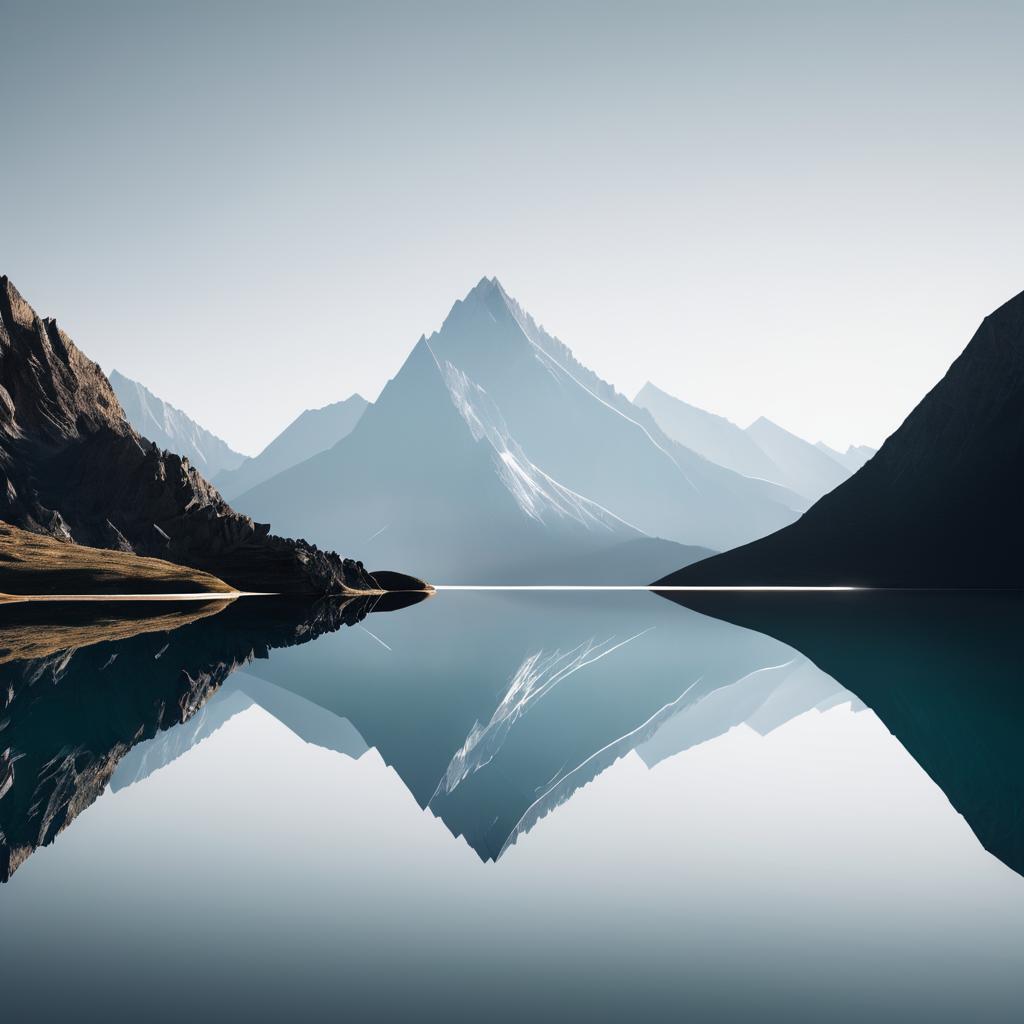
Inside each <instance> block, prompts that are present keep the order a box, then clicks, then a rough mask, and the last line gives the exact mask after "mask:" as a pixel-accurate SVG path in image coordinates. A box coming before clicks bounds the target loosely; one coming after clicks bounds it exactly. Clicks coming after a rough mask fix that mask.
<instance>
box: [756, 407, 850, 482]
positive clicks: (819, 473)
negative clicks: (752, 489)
mask: <svg viewBox="0 0 1024 1024" xmlns="http://www.w3.org/2000/svg"><path fill="white" fill-rule="evenodd" d="M746 432H747V435H748V436H749V437H750V438H751V439H752V440H753V441H754V443H755V444H756V445H757V446H758V447H759V448H760V449H761V451H763V452H764V453H765V455H767V456H768V458H769V459H771V461H772V463H773V464H774V465H775V466H776V476H775V477H774V478H773V479H777V480H778V481H779V482H780V483H783V484H785V485H786V486H787V487H790V488H792V489H793V490H794V491H796V492H797V494H802V495H803V496H804V497H805V498H808V499H809V500H811V501H816V500H817V499H818V498H820V497H821V496H822V495H823V494H827V493H828V492H829V491H831V490H832V488H834V487H838V486H839V484H841V483H842V482H843V481H844V480H845V479H846V478H847V477H848V476H849V475H850V473H851V472H852V470H850V469H848V468H847V467H846V466H845V465H844V464H843V463H842V462H838V461H836V460H835V459H833V458H832V457H831V456H829V455H827V454H826V453H825V452H823V451H822V450H821V449H820V448H818V447H816V446H815V445H813V444H811V443H810V442H809V441H805V440H804V439H803V438H802V437H797V436H796V434H791V433H790V432H789V431H788V430H784V429H783V428H782V427H780V426H779V425H778V424H777V423H773V422H772V421H771V420H769V419H766V418H765V417H764V416H762V417H760V419H757V420H755V421H754V422H753V423H751V424H750V426H749V427H747V431H746Z"/></svg>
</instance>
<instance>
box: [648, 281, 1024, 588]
mask: <svg viewBox="0 0 1024 1024" xmlns="http://www.w3.org/2000/svg"><path fill="white" fill-rule="evenodd" d="M1022 470H1024V292H1022V293H1021V294H1019V295H1017V296H1016V297H1014V298H1013V299H1010V301H1009V302H1007V303H1005V304H1004V305H1002V306H1000V307H999V309H997V310H996V311H995V312H994V313H992V314H990V315H989V316H987V317H986V318H985V319H984V321H983V322H982V324H981V326H980V327H979V328H978V330H977V331H976V333H975V334H974V337H973V338H972V339H971V341H970V343H969V344H968V345H967V347H966V348H965V349H964V351H963V352H962V353H961V354H960V356H958V357H957V359H956V360H955V361H954V362H953V364H952V365H951V366H950V368H949V370H948V371H947V372H946V374H945V376H944V377H943V378H942V380H940V381H939V383H938V384H936V385H935V387H934V388H932V390H931V391H929V392H928V394H927V395H925V397H924V398H923V399H922V400H921V401H920V403H918V405H917V406H916V408H915V409H914V410H913V411H912V412H911V413H910V415H909V416H907V418H906V420H904V422H903V424H902V425H901V426H900V427H899V428H898V429H897V430H896V432H895V433H893V434H892V435H891V436H890V437H889V438H888V439H887V440H886V442H885V443H884V444H883V445H882V447H881V448H880V449H879V451H878V453H877V454H876V455H874V456H873V457H872V458H871V459H870V460H869V461H868V462H866V463H865V464H864V465H863V466H862V467H861V469H859V470H858V471H857V472H856V473H855V474H854V475H853V476H852V477H850V479H849V480H847V481H846V482H845V483H843V484H841V485H840V486H839V487H837V488H836V489H835V490H834V491H832V492H831V493H829V494H827V495H826V496H825V497H824V498H822V499H821V500H820V501H819V502H818V503H817V504H815V505H814V506H813V507H812V508H811V509H810V510H809V511H808V512H807V513H805V514H804V516H803V517H802V518H801V519H800V520H799V521H798V522H797V523H795V524H794V525H792V526H790V527H787V528H786V529H783V530H780V531H778V532H777V533H774V534H772V535H771V536H769V537H765V538H763V539H762V540H759V541H756V542H754V543H752V544H748V545H745V546H744V547H741V548H737V549H736V550H734V551H728V552H726V553H725V554H722V555H717V556H715V557H713V558H710V559H707V560H705V561H703V562H700V563H698V564H696V565H692V566H689V567H686V568H683V569H681V570H680V571H679V572H676V573H673V574H672V575H670V576H667V577H665V578H663V579H662V580H660V581H659V582H661V583H665V584H677V585H752V584H762V585H768V584H774V585H796V586H801V585H804V586H806V585H826V586H827V585H842V584H858V585H863V586H873V587H1011V588H1015V587H1020V586H1021V585H1022V581H1024V533H1022V531H1021V523H1022V522H1024V488H1022V487H1021V485H1020V478H1021V472H1022Z"/></svg>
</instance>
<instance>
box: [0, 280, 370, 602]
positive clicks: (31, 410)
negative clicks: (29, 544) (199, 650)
mask: <svg viewBox="0 0 1024 1024" xmlns="http://www.w3.org/2000/svg"><path fill="white" fill-rule="evenodd" d="M0 520H2V521H4V522H7V523H10V524H12V525H14V526H17V527H20V528H21V529H25V530H29V531H30V532H33V533H38V534H44V535H46V536H50V537H53V538H55V539H57V540H61V541H77V542H78V543H80V544H84V545H86V546H89V547H98V548H110V549H113V550H117V551H125V552H130V553H134V554H138V555H148V556H155V557H159V558H163V559H165V560H166V561H169V562H174V563H177V564H179V565H187V566H191V567H193V568H196V569H201V570H203V571H205V572H210V573H212V574H214V575H216V576H218V577H220V578H221V579H223V580H224V581H225V582H226V583H228V584H230V585H231V586H233V587H236V588H238V589H241V590H262V591H266V590H272V591H276V592H278V593H291V594H321V593H325V592H332V591H347V590H375V589H377V588H376V585H375V584H374V582H373V581H372V580H371V579H370V578H369V577H368V576H367V575H366V573H365V572H363V570H362V566H361V565H360V564H359V563H357V562H354V561H352V560H351V559H345V560H342V559H341V558H339V557H338V556H337V555H335V554H333V553H329V552H324V551H320V550H319V549H317V548H316V547H314V546H313V545H311V544H306V543H305V542H303V541H290V540H284V539H282V538H281V537H275V536H271V535H270V528H269V526H266V525H264V524H259V523H254V522H253V520H252V519H250V518H249V517H248V516H244V515H239V514H238V513H237V512H234V511H233V510H232V509H231V508H230V506H229V505H228V504H227V503H226V502H225V501H224V499H223V498H221V496H220V495H219V494H218V493H217V491H216V490H215V489H214V488H213V487H212V486H211V485H210V484H209V483H207V481H206V480H205V479H204V478H203V477H202V476H201V475H200V474H199V472H198V471H197V470H196V469H195V468H193V467H192V465H191V464H190V463H189V461H188V459H183V458H182V457H181V456H179V455H175V454H172V453H170V452H162V451H160V449H159V448H158V447H157V446H156V445H155V444H153V443H151V442H148V441H145V440H144V439H143V438H142V437H141V436H140V435H139V434H138V433H137V432H136V431H135V430H134V428H133V427H132V426H131V424H130V423H129V422H128V420H127V419H126V417H125V414H124V411H123V410H122V408H121V405H120V403H119V402H118V399H117V396H116V395H115V394H114V390H113V388H111V386H110V382H109V381H108V380H107V378H106V377H105V376H104V375H103V372H102V371H101V370H100V368H99V367H98V366H97V365H96V364H95V363H94V362H92V361H91V360H90V359H88V358H87V357H86V356H84V355H83V354H82V352H81V351H80V350H79V349H78V348H77V347H76V346H75V344H74V343H73V342H72V340H71V339H70V338H69V337H68V335H67V334H65V333H64V331H62V330H61V329H60V328H59V327H58V326H57V323H56V321H55V320H52V319H46V320H43V319H40V317H38V316H36V314H35V311H34V310H33V309H32V307H31V306H29V304H28V303H27V302H26V301H25V300H24V299H23V298H22V297H21V295H20V294H19V293H18V291H17V289H16V288H15V287H14V285H13V284H12V283H11V282H10V281H9V280H8V279H7V278H6V277H0Z"/></svg>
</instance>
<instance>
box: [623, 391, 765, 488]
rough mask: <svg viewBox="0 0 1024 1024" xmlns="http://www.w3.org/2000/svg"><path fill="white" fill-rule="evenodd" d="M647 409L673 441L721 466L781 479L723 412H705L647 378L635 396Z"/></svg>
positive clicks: (750, 438)
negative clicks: (722, 414) (717, 414)
mask: <svg viewBox="0 0 1024 1024" xmlns="http://www.w3.org/2000/svg"><path fill="white" fill-rule="evenodd" d="M633 401H634V402H635V403H636V404H637V405H638V406H640V408H641V409H646V410H647V411H648V412H649V413H650V414H651V415H652V416H653V417H654V419H655V421H656V422H657V424H658V426H659V427H661V429H662V430H664V431H665V433H666V434H668V436H669V437H670V438H672V440H673V441H678V442H679V444H681V445H684V446H685V447H687V448H690V449H692V450H693V451H695V452H697V454H698V455H703V456H704V458H706V459H710V460H711V461H712V462H717V463H718V464H719V465H720V466H725V467H726V468H727V469H731V470H734V471H735V472H737V473H742V474H743V475H744V476H752V477H756V478H759V479H761V480H774V481H776V482H779V477H780V476H781V474H780V472H779V469H778V467H777V466H776V465H775V463H774V462H772V460H771V459H770V458H768V456H767V455H765V453H764V452H763V451H762V450H761V449H760V448H759V447H758V446H757V442H756V441H754V439H753V438H752V437H751V436H750V435H749V434H748V433H747V432H746V431H744V430H742V429H741V428H740V427H738V426H736V424H735V423H733V422H732V421H731V420H727V419H726V418H725V417H724V416H716V415H715V414H714V413H711V412H705V411H704V410H703V409H698V408H697V406H695V405H690V404H689V403H687V402H684V401H682V400H681V399H679V398H675V397H673V396H672V395H670V394H667V393H666V392H664V391H662V390H661V389H660V388H657V387H655V386H654V385H653V384H652V383H651V382H650V381H648V382H647V383H646V384H645V385H644V386H643V387H642V388H641V389H640V391H639V392H638V393H637V396H636V398H635V399H634V400H633Z"/></svg>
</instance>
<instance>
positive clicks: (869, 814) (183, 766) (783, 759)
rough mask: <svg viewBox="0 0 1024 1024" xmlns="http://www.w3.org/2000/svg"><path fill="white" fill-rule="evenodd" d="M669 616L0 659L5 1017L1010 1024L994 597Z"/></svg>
mask: <svg viewBox="0 0 1024 1024" xmlns="http://www.w3.org/2000/svg"><path fill="white" fill-rule="evenodd" d="M686 597H687V600H688V601H689V603H690V604H691V605H692V607H684V606H682V605H680V604H677V603H673V602H672V601H669V600H666V599H664V598H662V597H659V596H657V595H654V594H649V593H518V594H515V593H511V594H510V593H500V592H498V593H473V592H448V593H442V594H439V595H437V596H436V597H434V598H432V599H431V600H428V601H425V602H423V603H421V604H418V605H416V606H414V607H409V608H405V609H403V610H400V611H393V612H389V613H387V614H373V615H369V616H367V617H365V618H362V619H361V620H360V621H355V619H356V618H357V617H358V616H356V615H351V616H350V617H349V620H350V623H351V624H349V625H342V626H341V628H337V629H335V630H334V631H328V632H323V633H322V635H317V633H318V632H319V631H320V630H321V629H322V628H324V621H323V618H322V617H321V618H319V619H318V618H317V617H316V615H312V614H307V613H301V614H300V613H298V612H296V611H294V609H289V610H288V612H287V613H281V612H280V611H279V610H277V609H271V610H267V608H268V606H263V609H262V610H258V611H254V610H253V608H254V604H253V602H249V603H248V605H247V604H246V603H245V602H241V603H239V604H238V605H236V606H233V607H229V608H227V609H225V610H222V611H220V612H219V613H217V614H212V615H209V616H207V617H205V618H202V619H197V620H195V621H189V622H186V623H185V624H183V625H180V626H178V628H175V629H173V630H170V631H169V630H168V629H167V628H166V624H165V625H164V626H163V627H162V628H155V629H153V630H152V631H150V632H143V633H136V635H131V636H127V637H123V638H120V639H116V640H102V639H101V641H100V642H98V643H91V644H90V645H89V646H84V647H80V648H79V649H78V650H77V651H67V650H62V649H59V642H58V643H57V644H55V645H51V646H52V647H56V648H57V649H54V650H30V651H28V652H26V651H25V650H23V649H22V648H18V647H17V645H16V644H14V643H13V642H10V643H6V644H0V647H2V646H6V647H7V648H9V649H10V650H13V651H14V653H13V654H9V655H8V656H7V659H6V661H5V663H4V664H2V665H0V676H2V677H3V684H4V685H3V690H4V691H5V692H6V709H5V710H4V711H3V712H2V714H3V715H4V716H5V717H3V718H2V719H0V721H2V723H3V728H2V731H0V748H4V747H6V748H7V749H8V753H7V754H6V764H7V765H8V769H7V776H8V777H9V781H8V782H7V783H6V792H5V793H4V795H3V796H0V829H2V831H3V836H4V841H5V843H6V848H7V855H9V856H10V857H11V861H10V868H9V871H10V879H9V881H8V882H7V883H6V884H5V885H3V886H2V887H0V951H2V952H0V1005H2V1007H3V1016H4V1018H5V1019H10V1020H28V1019H32V1020H50V1019H53V1020H57V1019H62V1020H63V1019H76V1020H100V1019H117V1018H122V1017H125V1016H129V1015H130V1016H131V1017H139V1018H146V1019H148V1020H154V1021H163V1020H168V1021H169V1020H182V1019H189V1020H208V1019H209V1020H213V1019H224V1018H225V1017H227V1018H229V1019H247V1020H256V1021H263V1020H267V1021H276V1020H281V1019H285V1018H287V1019H302V1020H332V1021H334V1020H338V1019H344V1018H347V1017H357V1018H365V1019H378V1020H382V1019H394V1020H408V1019H414V1018H415V1019H426V1020H435V1019H436V1020H488V1021H503V1020H519V1019H522V1018H523V1017H524V1016H527V1015H528V1016H532V1017H534V1018H539V1019H543V1020H547V1019H573V1020H577V1019H592V1020H602V1021H603V1020H622V1019H638V1018H639V1019H656V1020H667V1019H673V1020H674V1019H679V1018H681V1017H689V1018H691V1019H694V1020H725V1021H729V1020H749V1019H758V1020H826V1019H827V1020H850V1021H860V1020H864V1019H865V1018H866V1017H868V1016H871V1017H874V1018H876V1019H883V1020H906V1019H930V1020H949V1021H954V1020H955V1021H962V1020H967V1019H970V1020H984V1021H1002V1020H1006V1021H1011V1020H1019V1013H1020V1007H1021V1005H1022V1003H1024V877H1022V875H1021V873H1020V872H1021V871H1024V846H1022V833H1024V824H1022V820H1021V818H1022V810H1021V808H1022V802H1021V793H1022V783H1024V772H1022V771H1021V755H1020V753H1019V752H1018V749H1019V746H1020V744H1019V743H1018V742H1017V735H1018V733H1019V727H1020V724H1021V722H1022V721H1024V715H1022V711H1024V690H1022V686H1021V683H1022V680H1021V661H1020V657H1019V654H1018V650H1019V639H1018V633H1019V630H1018V628H1017V627H1018V626H1019V624H1020V621H1021V618H1020V612H1021V602H1020V598H1019V596H1007V595H811V596H804V597H796V596H785V597H783V596H779V595H761V596H739V595H734V596H728V597H727V596H724V595H717V596H705V597H703V598H701V597H700V596H696V597H693V598H692V599H691V598H690V596H689V595H686ZM6 614H10V613H6ZM81 614H85V613H84V612H83V613H81ZM192 614H193V613H188V614H186V615H184V616H183V618H184V619H188V618H190V616H191V615H192ZM305 619H309V620H310V621H305ZM282 620H284V622H283V624H282ZM329 624H330V625H331V626H336V625H338V623H337V622H331V623H329ZM12 628H13V627H12ZM3 631H4V624H3V623H0V634H3ZM122 632H124V631H123V630H122ZM129 632H130V630H129ZM19 635H21V634H19ZM100 636H101V638H102V636H103V634H102V633H101V634H100ZM90 639H95V637H90ZM75 642H76V643H79V644H80V643H82V642H83V641H82V639H81V637H78V639H77V640H76V641H75ZM252 650H255V651H256V653H257V654H260V655H268V656H264V657H258V658H257V659H256V660H252V661H249V662H247V663H245V664H241V665H240V667H235V666H236V665H239V664H240V663H241V662H243V661H244V660H245V655H246V654H247V653H249V652H250V651H252ZM19 651H20V653H21V654H26V653H28V654H30V655H34V656H33V657H29V658H24V657H19V656H18V654H19ZM826 671H827V672H828V673H830V674H826ZM183 677H184V678H185V680H186V681H187V682H186V683H184V684H183V683H182V682H181V680H182V678H183ZM2 706H3V704H2V703H0V707H2ZM182 719H185V720H184V721H182ZM175 723H177V724H175ZM161 726H171V727H170V728H163V729H162V730H161V731H157V730H158V729H160V727H161ZM2 765H3V763H2V762H0V769H2ZM4 778H5V776H4V775H3V771H2V770H0V792H2V791H3V789H4V785H5V784H4V783H3V779H4ZM11 851H14V852H13V853H12V852H11Z"/></svg>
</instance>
